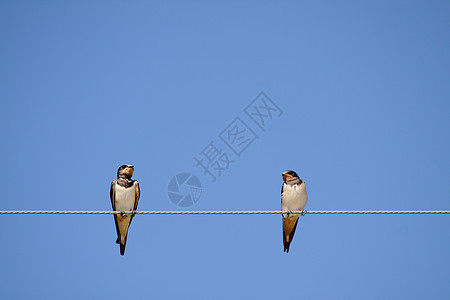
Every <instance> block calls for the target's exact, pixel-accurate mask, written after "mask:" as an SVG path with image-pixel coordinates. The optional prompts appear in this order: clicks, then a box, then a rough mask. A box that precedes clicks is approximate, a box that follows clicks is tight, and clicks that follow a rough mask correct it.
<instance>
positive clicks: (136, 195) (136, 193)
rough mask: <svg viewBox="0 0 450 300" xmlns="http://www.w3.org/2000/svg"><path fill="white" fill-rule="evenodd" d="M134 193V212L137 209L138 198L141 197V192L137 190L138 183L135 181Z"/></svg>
mask: <svg viewBox="0 0 450 300" xmlns="http://www.w3.org/2000/svg"><path fill="white" fill-rule="evenodd" d="M133 186H134V192H135V199H136V200H135V201H134V208H133V209H134V210H136V209H137V206H138V202H139V198H140V197H141V190H140V189H139V182H138V181H137V180H135V181H134V184H133Z"/></svg>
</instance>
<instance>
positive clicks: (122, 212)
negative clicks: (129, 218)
mask: <svg viewBox="0 0 450 300" xmlns="http://www.w3.org/2000/svg"><path fill="white" fill-rule="evenodd" d="M124 213H125V212H124V211H123V210H121V211H120V216H121V217H122V218H123V214H124Z"/></svg>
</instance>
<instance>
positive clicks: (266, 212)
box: [0, 210, 450, 215]
mask: <svg viewBox="0 0 450 300" xmlns="http://www.w3.org/2000/svg"><path fill="white" fill-rule="evenodd" d="M121 213H122V214H130V213H133V212H131V211H122V212H120V211H77V210H68V211H64V210H8V211H5V210H3V211H0V215H113V214H121ZM134 213H135V214H137V215H276V214H285V213H289V214H302V215H384V214H386V215H410V214H411V215H434V214H450V210H304V211H279V210H260V211H257V210H255V211H135V212H134Z"/></svg>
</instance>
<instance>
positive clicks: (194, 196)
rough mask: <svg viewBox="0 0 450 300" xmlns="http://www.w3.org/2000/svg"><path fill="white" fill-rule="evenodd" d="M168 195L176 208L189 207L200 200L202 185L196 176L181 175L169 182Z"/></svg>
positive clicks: (189, 174)
mask: <svg viewBox="0 0 450 300" xmlns="http://www.w3.org/2000/svg"><path fill="white" fill-rule="evenodd" d="M167 195H168V196H169V199H170V201H172V203H173V204H175V205H176V206H179V207H189V206H192V205H194V204H195V203H197V201H198V200H199V199H200V196H201V195H202V184H201V183H200V180H198V178H197V177H196V176H195V175H192V174H191V173H180V174H177V175H175V176H173V177H172V179H171V180H170V181H169V185H168V186H167Z"/></svg>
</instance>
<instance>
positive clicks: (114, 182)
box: [109, 179, 120, 243]
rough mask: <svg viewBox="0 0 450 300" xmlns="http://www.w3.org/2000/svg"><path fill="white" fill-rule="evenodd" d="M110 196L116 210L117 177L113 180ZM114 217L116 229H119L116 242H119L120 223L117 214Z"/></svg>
mask: <svg viewBox="0 0 450 300" xmlns="http://www.w3.org/2000/svg"><path fill="white" fill-rule="evenodd" d="M109 198H111V206H112V209H113V210H114V211H115V210H116V180H115V179H114V180H113V181H112V182H111V189H110V190H109ZM113 217H114V224H116V231H117V241H116V243H119V239H120V231H119V224H117V215H113Z"/></svg>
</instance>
